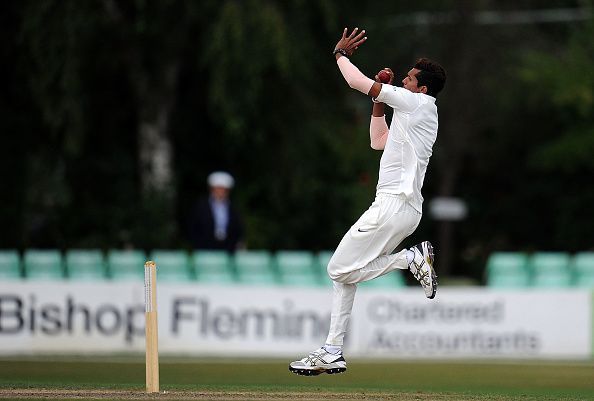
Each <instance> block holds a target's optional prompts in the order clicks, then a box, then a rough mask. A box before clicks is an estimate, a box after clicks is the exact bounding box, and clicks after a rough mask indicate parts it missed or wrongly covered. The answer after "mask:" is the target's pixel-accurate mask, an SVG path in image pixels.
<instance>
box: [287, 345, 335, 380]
mask: <svg viewBox="0 0 594 401" xmlns="http://www.w3.org/2000/svg"><path fill="white" fill-rule="evenodd" d="M289 370H290V371H291V372H293V373H295V374H298V375H302V376H317V375H319V374H322V373H328V374H334V373H342V372H344V371H345V370H346V361H345V360H344V358H343V357H342V352H341V353H340V354H331V353H329V352H328V351H326V349H325V348H324V347H322V348H318V349H317V350H315V351H312V352H310V354H309V355H308V356H306V357H305V358H303V359H301V360H299V361H294V362H291V363H290V364H289Z"/></svg>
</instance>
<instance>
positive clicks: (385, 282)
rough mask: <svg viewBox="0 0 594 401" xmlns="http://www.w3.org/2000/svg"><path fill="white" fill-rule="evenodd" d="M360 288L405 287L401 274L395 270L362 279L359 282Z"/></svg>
mask: <svg viewBox="0 0 594 401" xmlns="http://www.w3.org/2000/svg"><path fill="white" fill-rule="evenodd" d="M359 286H360V287H361V288H377V289H379V288H391V289H394V288H404V287H406V281H405V280H404V276H403V274H402V273H401V272H400V271H398V270H395V271H393V272H390V273H388V274H384V275H383V276H381V277H378V278H376V279H373V280H369V281H364V282H362V283H360V284H359Z"/></svg>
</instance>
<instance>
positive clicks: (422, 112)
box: [377, 84, 438, 212]
mask: <svg viewBox="0 0 594 401" xmlns="http://www.w3.org/2000/svg"><path fill="white" fill-rule="evenodd" d="M377 100H378V101H380V102H382V103H385V104H387V105H388V106H390V107H392V108H393V109H394V115H393V116H392V123H391V124H390V132H389V134H388V139H387V141H386V146H385V147H384V153H383V154H382V158H381V161H380V169H379V179H378V183H377V193H388V194H393V195H404V196H406V198H407V200H408V202H409V203H410V204H411V206H412V207H414V208H415V209H416V210H417V211H419V212H422V207H423V196H422V195H421V188H422V187H423V180H424V179H425V172H426V171H427V165H428V164H429V158H430V157H431V154H432V153H433V151H432V148H433V144H434V143H435V140H436V139H437V127H438V124H437V106H436V105H435V98H434V97H432V96H429V95H425V94H423V93H413V92H411V91H409V90H408V89H405V88H401V87H397V86H392V85H386V84H383V85H382V89H381V91H380V94H379V95H378V97H377Z"/></svg>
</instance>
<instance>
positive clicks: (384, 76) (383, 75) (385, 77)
mask: <svg viewBox="0 0 594 401" xmlns="http://www.w3.org/2000/svg"><path fill="white" fill-rule="evenodd" d="M377 77H378V78H379V80H380V82H382V83H384V84H387V83H388V82H390V74H388V71H386V70H381V71H380V72H379V73H378V74H377Z"/></svg>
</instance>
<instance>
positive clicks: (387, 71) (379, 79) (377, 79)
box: [374, 67, 394, 85]
mask: <svg viewBox="0 0 594 401" xmlns="http://www.w3.org/2000/svg"><path fill="white" fill-rule="evenodd" d="M380 74H382V77H380ZM385 74H388V77H389V80H387V81H386V79H385ZM382 78H384V79H382ZM374 79H375V82H379V83H382V84H388V85H392V82H394V72H393V71H392V69H391V68H388V67H386V68H384V69H383V70H379V71H378V73H377V74H375V77H374Z"/></svg>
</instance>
